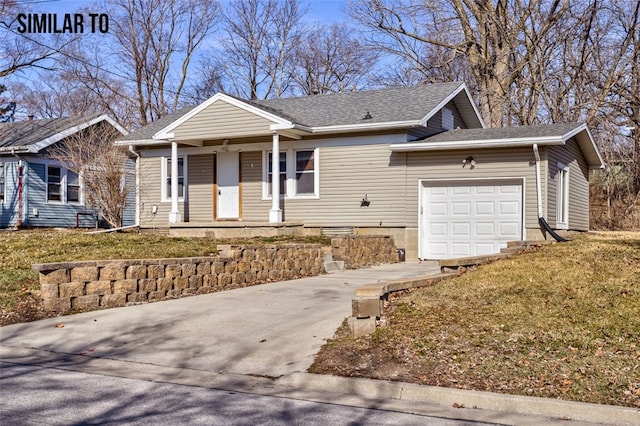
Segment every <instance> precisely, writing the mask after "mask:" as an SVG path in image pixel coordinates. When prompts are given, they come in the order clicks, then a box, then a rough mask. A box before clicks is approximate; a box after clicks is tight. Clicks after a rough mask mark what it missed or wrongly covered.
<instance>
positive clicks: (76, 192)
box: [67, 170, 80, 203]
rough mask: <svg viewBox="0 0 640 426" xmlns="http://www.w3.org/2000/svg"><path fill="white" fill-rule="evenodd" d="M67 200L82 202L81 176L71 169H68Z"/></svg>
mask: <svg viewBox="0 0 640 426" xmlns="http://www.w3.org/2000/svg"><path fill="white" fill-rule="evenodd" d="M67 202H69V203H79V202H80V176H78V174H77V173H75V172H72V171H71V170H67Z"/></svg>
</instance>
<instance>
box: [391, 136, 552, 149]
mask: <svg viewBox="0 0 640 426" xmlns="http://www.w3.org/2000/svg"><path fill="white" fill-rule="evenodd" d="M533 144H538V145H563V144H564V142H563V141H562V139H561V138H560V137H545V138H521V139H487V140H479V141H448V142H418V143H416V142H407V143H399V144H391V145H390V146H389V147H390V149H391V151H395V152H410V151H442V150H446V149H484V148H511V147H520V146H528V145H533Z"/></svg>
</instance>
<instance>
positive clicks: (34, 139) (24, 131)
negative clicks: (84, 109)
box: [0, 114, 126, 153]
mask: <svg viewBox="0 0 640 426" xmlns="http://www.w3.org/2000/svg"><path fill="white" fill-rule="evenodd" d="M103 120H107V121H109V122H110V123H111V124H112V125H113V126H114V127H116V128H118V130H120V131H121V132H125V133H126V131H125V130H124V129H123V128H122V127H121V126H120V125H118V124H117V123H115V122H114V121H113V120H111V119H110V118H108V117H107V116H106V115H99V114H94V115H90V116H82V117H62V118H46V119H42V120H27V121H15V122H12V123H2V124H0V152H16V153H37V152H38V151H40V150H41V149H43V148H46V147H47V146H49V145H51V144H53V143H55V142H58V141H60V140H62V139H63V138H65V137H67V136H69V135H71V134H73V133H76V132H77V131H79V130H80V128H84V127H87V126H89V125H92V124H95V123H98V122H100V121H103Z"/></svg>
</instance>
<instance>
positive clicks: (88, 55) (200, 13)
mask: <svg viewBox="0 0 640 426" xmlns="http://www.w3.org/2000/svg"><path fill="white" fill-rule="evenodd" d="M102 7H103V10H105V11H106V13H107V14H108V15H109V17H110V21H109V22H110V25H111V26H110V30H109V34H108V35H105V34H99V35H96V39H93V40H91V38H90V37H84V38H83V39H82V40H81V41H80V42H79V43H78V44H77V45H76V47H75V51H74V53H73V57H74V58H76V59H77V60H75V61H71V62H70V63H69V64H68V71H69V72H70V73H72V74H73V75H74V76H75V78H76V79H77V80H78V81H81V82H82V83H83V84H84V85H85V86H86V87H87V88H89V89H90V90H91V91H92V92H93V93H94V94H96V95H97V96H99V97H101V98H102V101H103V105H109V103H110V100H111V99H112V98H113V97H119V98H123V99H127V100H128V102H129V113H128V114H131V115H134V116H135V117H136V121H137V124H139V125H145V124H148V123H150V122H152V121H155V120H157V119H158V118H160V117H161V116H163V115H165V114H167V113H169V112H173V111H175V110H176V109H177V108H178V107H179V106H180V105H181V102H182V97H183V91H184V89H185V86H186V85H187V84H188V79H189V71H190V68H191V63H192V60H193V59H194V57H195V55H196V54H197V52H198V51H200V50H201V49H202V48H203V42H204V40H205V39H206V37H208V36H209V35H211V34H212V33H213V31H214V30H215V28H216V25H217V24H218V22H219V21H220V19H221V18H220V7H219V4H218V3H217V2H215V1H209V0H144V1H133V0H116V1H108V2H107V1H105V2H103V3H102ZM105 37H108V38H109V39H108V40H105Z"/></svg>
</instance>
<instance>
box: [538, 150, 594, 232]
mask: <svg viewBox="0 0 640 426" xmlns="http://www.w3.org/2000/svg"><path fill="white" fill-rule="evenodd" d="M558 162H560V163H563V164H564V165H566V166H568V167H569V229H573V230H577V231H588V230H589V166H588V164H587V161H586V159H585V157H584V154H583V153H582V150H581V149H580V147H579V146H578V143H577V142H576V140H575V139H574V138H572V139H569V140H568V141H567V143H566V145H564V146H552V147H549V148H548V185H549V198H548V208H549V217H548V218H547V221H548V222H549V224H550V225H551V226H552V227H555V226H556V217H557V209H556V207H557V199H556V194H557V183H558V181H557V176H556V174H557V171H558V166H557V164H558Z"/></svg>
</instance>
